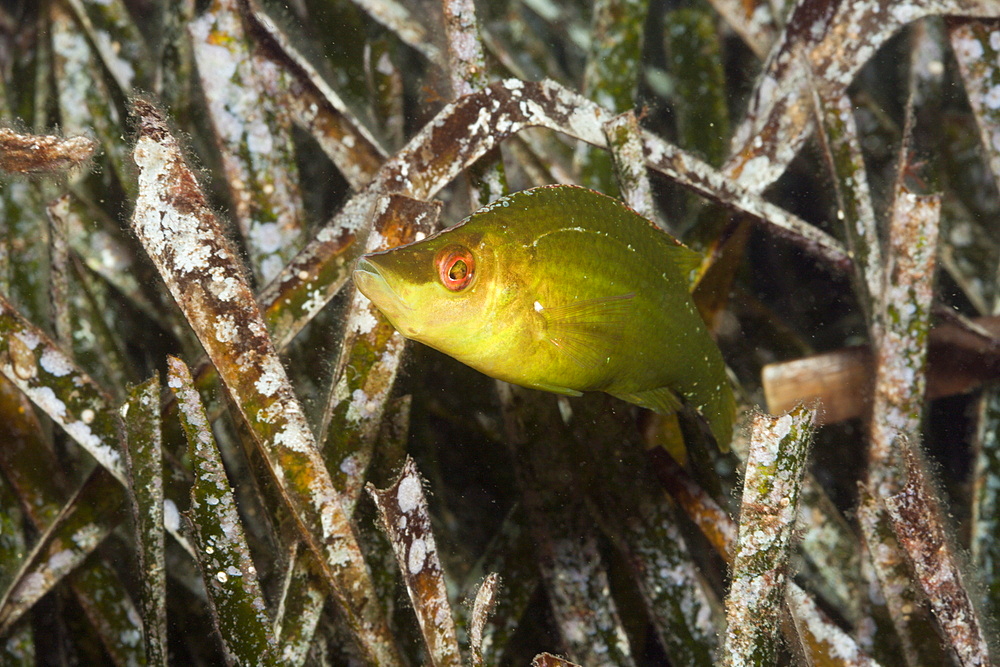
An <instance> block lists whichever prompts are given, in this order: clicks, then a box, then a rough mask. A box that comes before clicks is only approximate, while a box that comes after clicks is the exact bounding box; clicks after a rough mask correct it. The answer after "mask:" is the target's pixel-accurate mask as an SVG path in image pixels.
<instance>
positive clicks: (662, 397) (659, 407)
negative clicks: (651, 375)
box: [612, 387, 681, 415]
mask: <svg viewBox="0 0 1000 667" xmlns="http://www.w3.org/2000/svg"><path fill="white" fill-rule="evenodd" d="M612 395H613V396H615V397H617V398H620V399H622V400H623V401H628V402H629V403H635V404H636V405H638V406H639V407H643V408H648V409H650V410H652V411H653V412H659V413H660V414H661V415H669V414H673V413H675V412H677V411H678V410H679V409H680V407H681V401H680V399H679V398H677V394H675V393H674V392H672V391H671V390H670V389H668V388H667V387H657V388H656V389H650V390H648V391H640V392H636V393H634V394H612Z"/></svg>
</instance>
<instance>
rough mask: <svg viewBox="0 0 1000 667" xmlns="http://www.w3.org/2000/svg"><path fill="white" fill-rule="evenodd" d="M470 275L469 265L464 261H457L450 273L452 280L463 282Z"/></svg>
mask: <svg viewBox="0 0 1000 667" xmlns="http://www.w3.org/2000/svg"><path fill="white" fill-rule="evenodd" d="M468 273H469V265H468V264H466V263H465V260H463V259H456V260H455V261H454V262H453V263H452V265H451V269H449V271H448V277H449V278H451V279H452V280H461V279H462V278H464V277H465V276H467V275H468Z"/></svg>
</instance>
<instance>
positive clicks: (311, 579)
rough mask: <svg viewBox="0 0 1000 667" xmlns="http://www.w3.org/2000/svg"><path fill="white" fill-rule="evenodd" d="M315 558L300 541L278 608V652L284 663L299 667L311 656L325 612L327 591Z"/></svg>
mask: <svg viewBox="0 0 1000 667" xmlns="http://www.w3.org/2000/svg"><path fill="white" fill-rule="evenodd" d="M314 559H315V556H313V553H312V552H311V551H309V550H308V549H302V548H299V547H298V545H296V547H295V549H294V553H293V554H292V556H291V558H289V563H288V571H287V573H286V575H285V581H284V585H283V586H282V591H281V598H280V599H281V602H280V604H279V605H278V610H277V612H275V618H274V635H275V640H276V641H277V642H278V650H277V655H278V656H279V657H280V658H281V664H282V665H288V666H289V667H298V666H299V665H303V664H305V662H306V660H308V658H309V650H310V647H311V646H312V643H313V636H314V635H315V633H316V627H317V626H318V624H319V620H320V616H322V614H323V603H324V602H325V601H326V595H325V589H324V588H323V582H322V580H321V578H320V576H319V575H318V574H317V573H316V570H317V568H316V565H315V562H314Z"/></svg>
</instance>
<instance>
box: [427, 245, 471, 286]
mask: <svg viewBox="0 0 1000 667" xmlns="http://www.w3.org/2000/svg"><path fill="white" fill-rule="evenodd" d="M434 263H435V264H437V269H438V275H439V276H440V277H441V282H442V283H443V284H444V286H445V287H447V288H448V289H450V290H451V291H452V292H460V291H462V290H463V289H465V288H466V287H468V286H469V283H471V282H472V277H473V276H474V275H475V274H476V260H475V259H474V258H473V256H472V253H471V252H469V251H468V249H466V248H463V247H462V246H458V245H450V246H447V247H446V248H442V249H441V251H440V252H438V254H437V257H436V258H435V260H434Z"/></svg>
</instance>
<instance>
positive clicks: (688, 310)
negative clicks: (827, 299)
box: [354, 186, 735, 448]
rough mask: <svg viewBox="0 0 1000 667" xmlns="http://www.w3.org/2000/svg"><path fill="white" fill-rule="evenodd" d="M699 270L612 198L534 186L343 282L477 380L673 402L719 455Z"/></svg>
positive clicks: (721, 404) (651, 403)
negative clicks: (694, 288)
mask: <svg viewBox="0 0 1000 667" xmlns="http://www.w3.org/2000/svg"><path fill="white" fill-rule="evenodd" d="M698 260H699V255H698V254H697V253H696V252H694V251H692V250H690V249H688V248H687V247H686V246H684V245H682V244H681V243H680V242H678V241H676V240H674V239H673V238H672V237H671V236H669V235H668V234H666V233H664V232H663V231H661V230H660V229H658V228H657V227H655V226H654V225H653V223H651V222H649V221H648V220H646V219H644V218H642V217H641V216H639V215H638V214H637V213H635V212H634V211H632V210H631V209H629V208H628V207H627V206H625V205H624V204H622V203H621V202H619V201H618V200H616V199H613V198H611V197H608V196H606V195H602V194H600V193H598V192H594V191H593V190H588V189H585V188H580V187H575V186H546V187H540V188H534V189H531V190H524V191H522V192H518V193H516V194H514V195H511V196H509V197H503V198H501V199H499V200H497V201H495V202H493V203H492V204H490V205H489V206H486V207H484V208H482V209H480V210H479V211H477V212H476V213H474V214H473V215H471V216H470V217H468V218H466V219H465V220H463V221H462V222H461V223H459V224H457V225H455V226H454V227H452V228H450V229H447V230H444V231H442V232H440V233H438V234H435V235H434V236H431V237H428V238H426V239H424V240H422V241H418V242H416V243H412V244H409V245H406V246H400V247H398V248H393V249H391V250H387V251H385V252H378V253H372V254H369V255H365V256H364V257H362V258H361V259H360V260H359V261H358V265H357V269H356V270H355V271H354V282H355V283H356V284H357V286H358V289H360V290H361V292H362V293H364V294H365V296H367V297H368V298H369V299H371V300H372V302H373V303H374V304H375V305H376V306H377V307H378V309H379V310H381V311H382V313H383V314H384V315H385V316H386V317H387V318H388V319H389V321H390V322H391V323H392V325H393V326H394V327H396V329H398V330H399V331H400V333H402V334H403V335H404V336H406V337H407V338H411V339H413V340H417V341H420V342H422V343H425V344H427V345H430V346H431V347H433V348H436V349H438V350H440V351H442V352H444V353H445V354H448V355H451V356H452V357H454V358H456V359H458V360H459V361H461V362H463V363H466V364H468V365H469V366H472V367H473V368H475V369H477V370H479V371H481V372H483V373H486V374H487V375H490V376H492V377H495V378H498V379H500V380H505V381H507V382H512V383H514V384H519V385H522V386H525V387H532V388H535V389H544V390H546V391H552V392H556V393H559V394H567V395H570V396H579V395H580V393H581V392H583V391H606V392H608V393H609V394H612V395H614V396H617V397H618V398H621V399H623V400H626V401H629V402H631V403H635V404H637V405H641V406H643V407H646V408H650V409H652V410H656V411H657V412H663V413H669V412H672V411H674V410H676V409H677V408H678V407H679V406H680V401H679V400H678V396H679V397H681V398H683V399H684V400H686V401H687V402H688V403H689V404H690V405H692V406H694V407H695V408H696V409H697V410H699V411H700V412H701V414H702V415H703V416H704V417H705V419H706V420H707V421H708V424H709V427H710V428H711V430H712V433H713V435H714V436H715V439H716V441H717V442H718V443H719V445H720V446H721V447H723V448H726V447H728V445H729V441H730V438H731V436H732V423H733V414H734V411H735V409H734V405H735V404H734V400H733V393H732V388H731V387H730V386H729V383H728V382H727V379H726V373H725V365H724V363H723V360H722V355H721V354H720V352H719V348H718V347H717V346H716V345H715V342H714V341H713V340H712V338H711V336H709V333H708V330H707V329H706V328H705V324H704V322H703V321H702V320H701V317H700V316H699V315H698V312H697V310H696V309H695V306H694V303H693V302H692V300H691V294H690V281H689V279H688V276H689V275H690V273H691V271H692V270H693V269H694V268H695V267H696V266H697V264H698Z"/></svg>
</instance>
